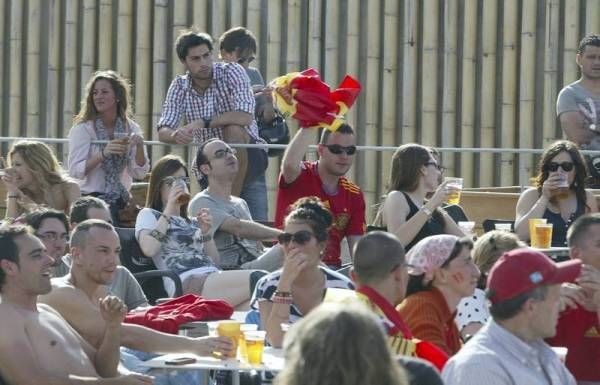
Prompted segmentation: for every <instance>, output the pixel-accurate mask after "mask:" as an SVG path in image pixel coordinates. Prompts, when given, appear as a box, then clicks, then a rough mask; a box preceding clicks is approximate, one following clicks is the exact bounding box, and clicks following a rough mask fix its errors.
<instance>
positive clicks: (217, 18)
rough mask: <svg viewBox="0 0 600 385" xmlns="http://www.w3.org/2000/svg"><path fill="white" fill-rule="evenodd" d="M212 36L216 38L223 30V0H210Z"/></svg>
mask: <svg viewBox="0 0 600 385" xmlns="http://www.w3.org/2000/svg"><path fill="white" fill-rule="evenodd" d="M211 4H212V14H211V19H212V31H210V33H211V35H212V37H213V38H214V39H215V40H216V39H218V38H219V36H221V34H222V33H223V32H225V10H226V7H225V0H212V3H211Z"/></svg>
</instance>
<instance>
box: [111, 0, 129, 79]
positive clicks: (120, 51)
mask: <svg viewBox="0 0 600 385" xmlns="http://www.w3.org/2000/svg"><path fill="white" fill-rule="evenodd" d="M118 7H119V14H118V16H117V36H118V38H117V39H115V40H113V42H112V44H116V45H117V57H116V59H117V68H116V69H117V71H119V73H121V75H123V76H125V77H126V78H127V79H131V74H132V72H131V71H132V70H133V67H132V61H131V59H132V58H133V55H132V54H133V0H119V2H118Z"/></svg>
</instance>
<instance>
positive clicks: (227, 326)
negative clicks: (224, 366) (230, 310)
mask: <svg viewBox="0 0 600 385" xmlns="http://www.w3.org/2000/svg"><path fill="white" fill-rule="evenodd" d="M240 325H241V322H239V321H229V320H228V321H219V324H218V326H217V334H218V335H219V336H220V337H229V338H230V339H231V342H232V343H233V349H232V350H231V354H230V355H229V357H235V356H236V354H237V347H238V340H239V338H240V334H241V329H240Z"/></svg>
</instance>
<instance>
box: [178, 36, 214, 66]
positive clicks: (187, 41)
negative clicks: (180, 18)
mask: <svg viewBox="0 0 600 385" xmlns="http://www.w3.org/2000/svg"><path fill="white" fill-rule="evenodd" d="M202 44H206V46H207V47H208V50H209V51H212V50H213V40H212V37H210V35H209V34H208V33H204V32H199V31H197V30H196V29H184V30H182V31H181V32H180V33H179V36H177V40H175V51H177V56H178V57H179V60H181V61H184V60H185V58H186V56H187V54H188V51H189V49H190V48H193V47H196V46H199V45H202Z"/></svg>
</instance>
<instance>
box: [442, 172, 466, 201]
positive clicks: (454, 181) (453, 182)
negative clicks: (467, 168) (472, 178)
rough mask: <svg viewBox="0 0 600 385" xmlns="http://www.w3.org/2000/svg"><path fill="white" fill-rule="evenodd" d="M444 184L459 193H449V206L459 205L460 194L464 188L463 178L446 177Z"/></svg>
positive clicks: (447, 199)
mask: <svg viewBox="0 0 600 385" xmlns="http://www.w3.org/2000/svg"><path fill="white" fill-rule="evenodd" d="M444 182H447V183H446V187H448V188H452V189H456V190H458V191H452V192H450V193H448V197H447V198H446V203H448V204H449V205H457V204H459V203H460V193H461V191H462V188H463V178H454V177H446V178H444Z"/></svg>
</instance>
